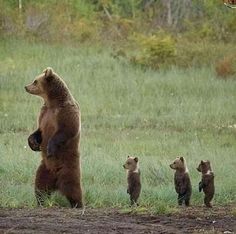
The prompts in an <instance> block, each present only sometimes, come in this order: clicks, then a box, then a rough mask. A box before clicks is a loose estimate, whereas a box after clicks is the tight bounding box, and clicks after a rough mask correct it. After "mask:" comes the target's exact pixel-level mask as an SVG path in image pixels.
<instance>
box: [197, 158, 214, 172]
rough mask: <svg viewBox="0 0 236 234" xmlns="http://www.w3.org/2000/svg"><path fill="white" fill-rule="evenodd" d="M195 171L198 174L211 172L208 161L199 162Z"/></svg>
mask: <svg viewBox="0 0 236 234" xmlns="http://www.w3.org/2000/svg"><path fill="white" fill-rule="evenodd" d="M197 170H198V171H199V172H202V173H203V174H205V173H208V172H210V171H211V163H210V161H209V160H206V161H203V160H201V162H200V163H199V165H198V167H197Z"/></svg>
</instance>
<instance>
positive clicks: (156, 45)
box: [131, 35, 176, 69]
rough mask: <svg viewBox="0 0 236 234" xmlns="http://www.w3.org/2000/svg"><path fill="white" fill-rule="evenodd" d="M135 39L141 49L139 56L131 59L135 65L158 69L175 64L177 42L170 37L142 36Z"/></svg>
mask: <svg viewBox="0 0 236 234" xmlns="http://www.w3.org/2000/svg"><path fill="white" fill-rule="evenodd" d="M135 38H136V39H135V40H136V41H137V43H138V48H139V54H138V55H137V56H135V57H132V58H131V60H132V62H134V63H135V64H139V65H142V66H147V67H151V68H154V69H157V68H160V66H162V65H165V64H166V65H167V64H169V63H171V62H172V63H173V58H174V57H175V54H176V49H175V42H174V40H173V39H172V38H171V37H170V36H169V35H152V36H144V35H140V36H136V37H135Z"/></svg>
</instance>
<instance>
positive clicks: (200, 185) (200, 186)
mask: <svg viewBox="0 0 236 234" xmlns="http://www.w3.org/2000/svg"><path fill="white" fill-rule="evenodd" d="M202 188H203V184H202V181H200V182H199V184H198V189H199V192H201V191H202Z"/></svg>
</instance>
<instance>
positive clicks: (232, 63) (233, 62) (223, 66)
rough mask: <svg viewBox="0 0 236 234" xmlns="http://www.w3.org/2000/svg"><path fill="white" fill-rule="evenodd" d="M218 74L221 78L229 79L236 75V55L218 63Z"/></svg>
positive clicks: (228, 56)
mask: <svg viewBox="0 0 236 234" xmlns="http://www.w3.org/2000/svg"><path fill="white" fill-rule="evenodd" d="M215 69H216V73H217V75H218V76H219V77H221V78H224V79H227V78H229V77H231V76H233V75H235V74H236V54H230V55H227V56H225V57H224V58H223V59H221V60H219V61H217V63H216V66H215Z"/></svg>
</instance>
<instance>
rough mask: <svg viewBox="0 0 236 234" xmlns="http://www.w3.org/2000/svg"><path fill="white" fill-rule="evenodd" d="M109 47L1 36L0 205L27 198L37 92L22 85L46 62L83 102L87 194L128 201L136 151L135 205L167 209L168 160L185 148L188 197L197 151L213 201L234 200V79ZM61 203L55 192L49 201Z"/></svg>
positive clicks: (30, 201) (103, 200)
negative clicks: (208, 173)
mask: <svg viewBox="0 0 236 234" xmlns="http://www.w3.org/2000/svg"><path fill="white" fill-rule="evenodd" d="M111 52H112V51H111V50H110V49H107V48H106V49H100V48H71V47H66V46H64V47H62V46H52V45H45V44H30V43H27V42H23V41H0V159H1V163H0V188H1V189H0V206H1V207H23V206H27V207H35V206H36V202H35V198H34V188H33V187H34V186H33V184H34V175H35V171H36V168H37V165H38V164H39V161H40V154H39V153H35V152H33V151H31V150H30V148H29V147H28V145H27V137H28V135H29V134H30V133H31V132H32V131H33V130H34V129H35V128H36V118H37V114H38V112H39V108H40V106H41V104H42V101H41V100H40V99H39V98H36V97H35V96H30V95H29V94H28V93H26V92H25V91H24V86H25V85H26V84H27V83H29V82H31V81H32V80H33V78H34V77H35V76H36V75H38V74H39V73H41V72H42V70H43V69H44V68H45V67H47V66H51V67H53V68H54V70H55V71H56V72H57V73H58V74H60V75H61V76H62V77H63V78H64V80H65V81H66V82H67V84H68V86H69V88H70V89H71V91H72V93H73V95H74V97H75V98H76V99H77V100H78V102H79V103H80V106H81V111H82V139H81V157H82V173H83V179H82V181H83V187H84V195H85V196H84V199H85V203H86V205H87V206H89V207H120V208H124V209H126V208H128V205H129V198H128V195H127V194H126V173H125V171H124V169H123V167H122V164H123V163H124V161H125V160H126V158H127V155H135V156H138V157H139V159H140V167H141V175H142V194H141V197H140V205H141V208H140V209H144V210H146V209H148V210H151V211H153V212H159V213H165V212H170V211H171V210H172V208H174V209H175V207H177V206H176V204H177V201H176V198H177V195H176V193H175V190H174V185H173V171H172V170H171V169H170V168H169V164H170V162H171V161H172V160H173V159H174V158H175V157H176V156H178V155H183V156H185V157H186V160H187V162H188V167H189V170H190V174H191V179H192V185H193V195H192V205H199V204H202V202H203V194H199V193H198V182H199V180H200V174H199V173H198V172H197V170H196V166H197V165H198V163H199V161H200V160H201V159H209V160H211V162H212V167H213V170H214V172H215V175H216V176H215V184H216V194H215V199H214V203H215V204H228V203H231V202H233V203H235V202H236V183H235V179H236V170H235V168H236V157H235V152H236V125H235V124H236V108H235V99H236V92H235V90H236V82H235V81H233V80H227V81H224V80H219V79H216V77H215V74H214V72H213V69H211V68H210V67H208V68H202V69H194V68H192V69H189V70H179V69H176V68H173V69H171V70H168V71H151V70H146V71H144V70H141V69H140V68H138V67H133V66H131V65H130V64H128V63H127V62H126V61H122V60H115V59H114V58H113V57H112V56H111V55H110V54H111ZM56 204H60V205H68V204H67V203H66V201H65V199H64V198H62V197H61V196H60V195H56V196H54V197H53V198H52V199H51V200H50V201H49V202H48V205H49V206H51V205H56Z"/></svg>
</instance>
